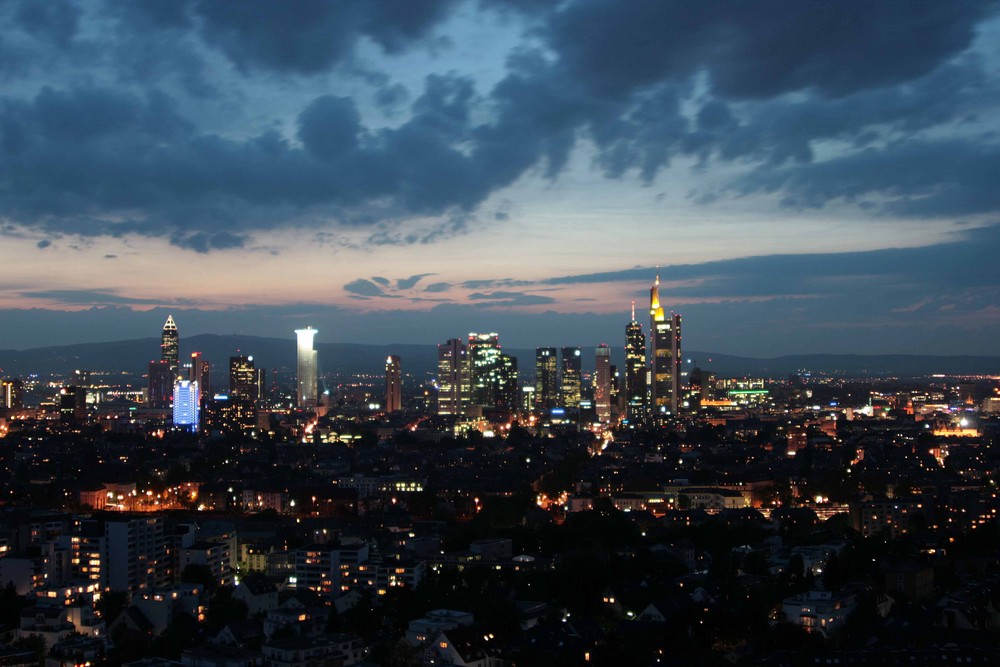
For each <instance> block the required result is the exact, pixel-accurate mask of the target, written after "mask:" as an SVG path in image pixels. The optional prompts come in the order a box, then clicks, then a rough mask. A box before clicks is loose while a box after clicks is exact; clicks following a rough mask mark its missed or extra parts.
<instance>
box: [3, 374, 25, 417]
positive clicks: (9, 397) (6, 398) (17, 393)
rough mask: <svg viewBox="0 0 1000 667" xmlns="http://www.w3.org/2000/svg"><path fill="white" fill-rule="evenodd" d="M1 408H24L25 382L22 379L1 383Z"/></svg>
mask: <svg viewBox="0 0 1000 667" xmlns="http://www.w3.org/2000/svg"><path fill="white" fill-rule="evenodd" d="M0 388H2V391H0V407H2V408H7V409H8V410H21V409H22V408H24V382H23V381H22V380H21V379H20V378H14V379H13V380H4V381H3V382H2V383H0Z"/></svg>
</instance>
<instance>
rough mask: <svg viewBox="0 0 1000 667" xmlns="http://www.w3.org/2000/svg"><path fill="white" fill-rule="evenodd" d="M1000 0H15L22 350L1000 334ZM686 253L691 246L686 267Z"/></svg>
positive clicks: (793, 342)
mask: <svg viewBox="0 0 1000 667" xmlns="http://www.w3.org/2000/svg"><path fill="white" fill-rule="evenodd" d="M998 72H1000V11H998V3H996V2H981V1H975V2H962V1H960V0H947V1H941V0H935V1H929V2H919V1H915V0H899V1H890V0H886V1H881V2H871V1H870V0H858V1H846V0H841V1H838V2H829V1H827V0H824V1H822V2H820V1H816V2H810V1H807V0H798V1H795V2H789V1H788V0H783V1H781V2H777V1H773V2H772V1H768V0H754V1H731V2H723V1H720V2H691V1H690V0H687V1H676V2H669V1H667V0H628V1H624V2H623V1H622V0H593V1H584V0H567V1H565V2H559V3H548V2H544V1H542V0H479V1H471V2H457V1H450V0H420V1H419V2H408V1H400V0H356V1H353V2H352V1H347V0H341V1H338V2H313V1H308V0H297V1H296V2H278V1H267V2H264V1H248V0H241V1H240V2H223V1H218V2H214V1H213V2H209V1H183V0H157V1H153V0H142V1H136V2H125V1H120V2H97V1H95V2H72V1H67V0H45V1H44V2H38V1H36V0H27V1H25V2H16V1H13V0H11V1H7V2H2V3H0V80H2V86H0V235H2V236H0V238H2V240H0V349H3V348H28V347H36V346H40V345H51V344H66V343H74V342H89V341H102V340H119V339H128V338H137V337H145V336H156V335H158V333H159V329H160V327H161V326H162V324H163V320H164V319H165V318H166V315H167V313H173V314H174V317H175V319H176V320H177V323H178V326H179V328H180V330H181V335H182V336H189V335H193V334H197V333H231V332H234V331H236V332H240V333H244V334H251V335H262V336H281V337H287V338H289V339H292V338H293V334H292V330H293V329H295V328H300V327H302V326H305V325H309V324H311V325H313V326H314V327H316V328H318V329H319V330H320V335H319V337H318V340H319V341H321V342H335V341H341V342H371V343H379V344H384V343H394V342H418V343H436V342H443V341H444V340H445V339H447V338H451V337H456V336H463V335H465V334H466V333H468V332H469V331H498V332H500V334H501V342H503V343H504V344H505V345H507V346H512V347H533V346H536V345H552V346H559V345H595V344H597V343H600V342H607V343H610V344H612V345H614V346H616V347H618V346H621V345H622V344H623V342H624V326H625V323H626V322H627V321H628V319H629V308H630V302H631V301H632V300H633V299H634V300H636V302H637V310H638V311H639V313H640V315H639V319H640V321H642V322H646V321H647V320H648V316H647V315H646V314H645V308H646V306H647V304H648V288H649V285H650V283H651V282H652V280H653V278H654V276H655V275H656V273H657V271H658V270H659V273H660V276H661V281H662V285H661V298H662V301H663V303H664V305H665V306H666V307H667V308H668V309H673V310H676V311H678V312H680V313H682V315H683V317H684V345H685V347H687V348H689V349H699V350H710V351H715V352H726V353H734V354H745V355H755V356H774V355H779V354H783V353H806V352H858V353H866V352H879V353H881V352H900V353H918V354H919V353H926V354H1000V336H998V331H1000V261H998V257H1000V134H998V130H1000V108H998V107H1000V76H998ZM657 267H660V268H659V269H657Z"/></svg>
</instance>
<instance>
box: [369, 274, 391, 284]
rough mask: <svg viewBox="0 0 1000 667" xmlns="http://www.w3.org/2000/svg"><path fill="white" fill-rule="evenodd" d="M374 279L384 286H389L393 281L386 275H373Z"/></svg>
mask: <svg viewBox="0 0 1000 667" xmlns="http://www.w3.org/2000/svg"><path fill="white" fill-rule="evenodd" d="M372 280H374V281H375V282H377V283H378V284H379V285H382V286H383V287H388V286H389V285H390V284H391V283H392V281H391V280H389V279H388V278H386V277H384V276H372Z"/></svg>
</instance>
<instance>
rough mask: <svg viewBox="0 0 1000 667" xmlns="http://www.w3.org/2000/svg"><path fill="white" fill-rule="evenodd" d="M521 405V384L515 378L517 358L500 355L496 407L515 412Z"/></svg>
mask: <svg viewBox="0 0 1000 667" xmlns="http://www.w3.org/2000/svg"><path fill="white" fill-rule="evenodd" d="M520 404H521V383H520V382H519V381H518V377H517V357H512V356H510V355H507V354H501V355H500V368H499V373H498V374H497V390H496V406H497V407H498V408H504V409H505V410H511V411H515V410H517V409H518V408H519V407H520Z"/></svg>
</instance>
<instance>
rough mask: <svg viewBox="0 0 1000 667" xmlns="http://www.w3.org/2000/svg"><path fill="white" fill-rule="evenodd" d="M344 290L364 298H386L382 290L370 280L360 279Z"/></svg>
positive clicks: (347, 285) (348, 284)
mask: <svg viewBox="0 0 1000 667" xmlns="http://www.w3.org/2000/svg"><path fill="white" fill-rule="evenodd" d="M344 290H345V291H347V292H350V293H351V294H355V295H357V296H363V297H373V296H385V293H384V292H383V291H382V288H381V287H379V286H378V285H376V284H375V283H373V282H372V281H370V280H365V279H364V278H358V279H357V280H352V281H351V282H349V283H347V284H346V285H344Z"/></svg>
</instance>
